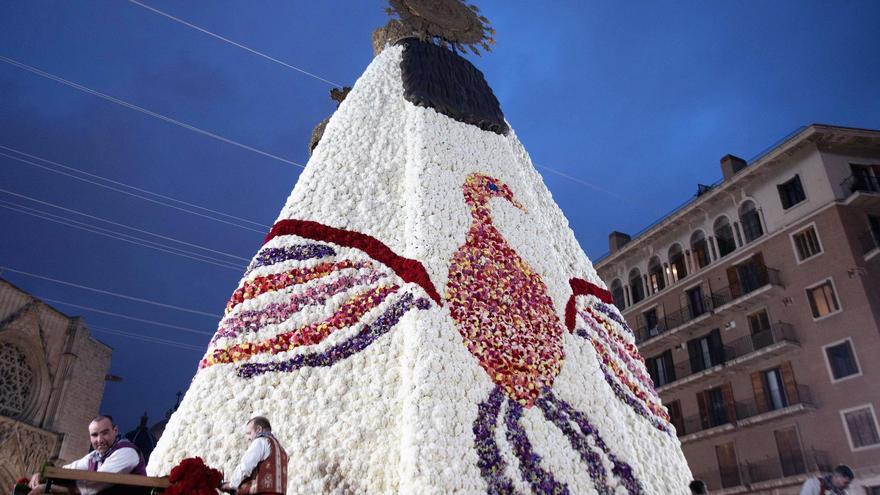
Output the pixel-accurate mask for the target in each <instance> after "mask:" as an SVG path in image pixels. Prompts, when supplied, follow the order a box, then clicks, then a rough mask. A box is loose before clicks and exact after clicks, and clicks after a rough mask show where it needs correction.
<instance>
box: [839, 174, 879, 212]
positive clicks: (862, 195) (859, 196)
mask: <svg viewBox="0 0 880 495" xmlns="http://www.w3.org/2000/svg"><path fill="white" fill-rule="evenodd" d="M840 186H841V187H842V188H843V192H844V194H845V195H846V204H848V205H853V206H862V207H865V206H877V205H880V177H877V176H874V175H869V174H865V173H862V174H853V175H850V176H849V177H847V178H846V179H844V181H843V182H841V183H840Z"/></svg>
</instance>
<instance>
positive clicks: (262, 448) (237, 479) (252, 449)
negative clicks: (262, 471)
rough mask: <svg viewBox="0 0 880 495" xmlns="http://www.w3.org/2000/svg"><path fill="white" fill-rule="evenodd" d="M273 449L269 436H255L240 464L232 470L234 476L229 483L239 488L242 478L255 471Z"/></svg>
mask: <svg viewBox="0 0 880 495" xmlns="http://www.w3.org/2000/svg"><path fill="white" fill-rule="evenodd" d="M271 451H272V450H271V447H270V445H269V440H268V439H267V438H265V437H259V438H255V439H254V441H253V442H251V444H250V445H249V446H248V449H247V452H245V453H244V455H243V456H242V457H241V461H239V463H238V466H236V467H235V471H233V472H232V477H231V478H230V479H229V485H230V486H231V487H233V488H235V489H238V487H239V485H241V482H242V480H244V479H245V478H247V477H248V476H250V475H251V473H253V472H254V469H256V467H257V464H259V463H260V462H262V461H264V460H265V459H266V458H267V457H269V454H270V453H271Z"/></svg>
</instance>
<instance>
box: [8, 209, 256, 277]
mask: <svg viewBox="0 0 880 495" xmlns="http://www.w3.org/2000/svg"><path fill="white" fill-rule="evenodd" d="M10 205H11V206H10ZM0 208H5V209H7V210H12V211H16V212H18V213H24V214H26V215H30V216H33V217H37V218H40V219H42V220H48V221H50V222H55V223H59V224H62V225H65V226H68V227H73V228H76V229H80V230H85V231H87V232H92V233H94V234H98V235H102V236H105V237H110V238H112V239H117V240H120V241H125V242H128V243H130V244H136V245H139V246H143V247H147V248H150V249H155V250H156V251H162V252H166V253H170V254H175V255H177V256H182V257H184V258H190V259H194V260H197V261H202V262H204V263H210V264H212V265H217V266H220V267H223V268H228V269H230V270H235V271H241V270H243V269H244V268H243V267H240V266H235V265H232V264H229V263H227V262H225V261H222V260H219V262H218V261H216V260H213V259H212V258H210V257H207V256H204V255H201V254H197V253H190V254H187V251H185V250H183V249H180V248H175V247H172V246H164V245H162V244H160V243H158V242H154V241H149V240H146V239H138V238H137V237H134V236H131V235H128V234H123V233H118V232H113V231H110V230H109V229H104V228H102V227H97V226H93V225H89V224H86V223H83V222H78V221H76V220H71V219H66V218H64V217H60V216H58V215H55V214H53V213H47V212H41V211H39V210H36V209H34V208H29V207H27V206H21V205H18V204H15V203H10V202H8V201H3V200H0ZM28 210H30V211H28ZM51 217H55V219H53V218H51ZM58 219H61V220H58ZM77 224H79V225H77ZM102 230H103V231H105V232H102ZM107 232H112V233H107ZM160 246H161V247H160Z"/></svg>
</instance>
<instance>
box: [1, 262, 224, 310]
mask: <svg viewBox="0 0 880 495" xmlns="http://www.w3.org/2000/svg"><path fill="white" fill-rule="evenodd" d="M0 272H12V273H16V274H18V275H24V276H26V277H32V278H38V279H40V280H47V281H49V282H54V283H56V284H61V285H66V286H68V287H76V288H77V289H83V290H89V291H92V292H97V293H99V294H106V295H108V296H113V297H118V298H120V299H128V300H129V301H137V302H141V303H144V304H152V305H153V306H159V307H161V308H168V309H174V310H177V311H184V312H187V313H192V314H196V315H202V316H209V317H211V318H219V317H221V316H222V315H219V314H216V313H208V312H206V311H199V310H195V309H190V308H183V307H180V306H175V305H173V304H166V303H161V302H159V301H153V300H150V299H144V298H142V297H135V296H129V295H127V294H121V293H119V292H113V291H109V290H104V289H96V288H95V287H89V286H87V285H81V284H75V283H73V282H68V281H66V280H60V279H57V278H53V277H47V276H45V275H38V274H36V273H31V272H26V271H23V270H16V269H15V268H10V267H8V266H0Z"/></svg>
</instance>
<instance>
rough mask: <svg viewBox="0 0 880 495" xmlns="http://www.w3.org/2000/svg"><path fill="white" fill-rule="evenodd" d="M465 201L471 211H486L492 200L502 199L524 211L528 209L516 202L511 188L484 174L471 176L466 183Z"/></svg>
mask: <svg viewBox="0 0 880 495" xmlns="http://www.w3.org/2000/svg"><path fill="white" fill-rule="evenodd" d="M463 189H464V201H465V203H467V204H468V206H470V207H471V211H473V212H475V213H476V212H477V211H479V210H484V209H485V208H486V205H487V203H488V202H489V200H490V199H492V198H502V199H506V200H507V201H510V203H511V204H512V205H513V206H516V207H517V208H519V209H520V210H522V211H524V212H525V211H526V208H525V207H524V206H523V205H522V204H521V203H520V202H519V201H517V200H516V198H514V196H513V191H512V190H511V189H510V187H509V186H508V185H507V184H505V183H503V182H501V181H500V180H498V179H496V178H494V177H490V176H488V175H483V174H471V175H469V176H468V177H467V179H465V181H464V188H463Z"/></svg>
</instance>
